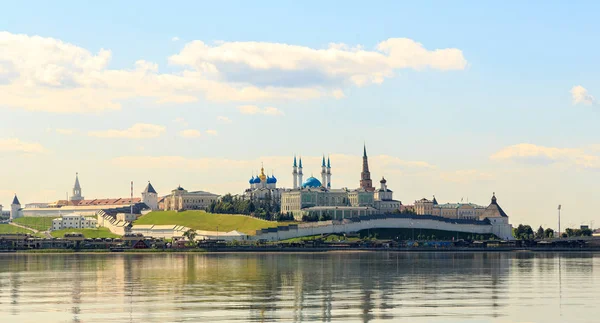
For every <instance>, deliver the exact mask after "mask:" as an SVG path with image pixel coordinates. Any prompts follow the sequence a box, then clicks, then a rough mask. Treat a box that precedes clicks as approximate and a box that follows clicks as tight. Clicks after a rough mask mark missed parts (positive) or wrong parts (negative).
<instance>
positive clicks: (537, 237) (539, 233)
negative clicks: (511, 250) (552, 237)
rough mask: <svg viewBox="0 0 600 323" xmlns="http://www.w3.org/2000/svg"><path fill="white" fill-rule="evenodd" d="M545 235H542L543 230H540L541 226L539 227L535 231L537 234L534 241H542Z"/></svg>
mask: <svg viewBox="0 0 600 323" xmlns="http://www.w3.org/2000/svg"><path fill="white" fill-rule="evenodd" d="M544 237H545V235H544V228H542V226H541V225H540V227H539V228H538V229H537V232H536V233H535V238H536V239H544Z"/></svg>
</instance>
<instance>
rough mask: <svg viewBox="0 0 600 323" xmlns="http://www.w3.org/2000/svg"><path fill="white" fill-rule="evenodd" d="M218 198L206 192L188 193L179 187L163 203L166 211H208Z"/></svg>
mask: <svg viewBox="0 0 600 323" xmlns="http://www.w3.org/2000/svg"><path fill="white" fill-rule="evenodd" d="M218 198H219V195H217V194H213V193H209V192H204V191H194V192H188V191H187V190H185V189H184V188H182V187H181V186H178V187H177V188H176V189H174V190H172V191H171V194H169V195H167V196H165V197H164V198H163V199H162V201H161V203H162V205H163V210H165V211H169V210H173V211H183V210H206V209H208V207H209V206H210V204H211V203H213V202H216V201H217V199H218Z"/></svg>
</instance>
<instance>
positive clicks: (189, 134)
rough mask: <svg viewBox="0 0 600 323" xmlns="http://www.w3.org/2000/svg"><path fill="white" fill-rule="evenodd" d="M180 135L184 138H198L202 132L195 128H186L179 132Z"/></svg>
mask: <svg viewBox="0 0 600 323" xmlns="http://www.w3.org/2000/svg"><path fill="white" fill-rule="evenodd" d="M179 135H180V136H181V137H184V138H198V137H200V136H202V133H201V132H200V131H198V130H195V129H186V130H182V131H180V132H179Z"/></svg>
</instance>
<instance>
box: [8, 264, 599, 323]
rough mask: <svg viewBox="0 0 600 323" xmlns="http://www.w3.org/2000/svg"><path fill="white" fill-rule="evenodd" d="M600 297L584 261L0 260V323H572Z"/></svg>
mask: <svg viewBox="0 0 600 323" xmlns="http://www.w3.org/2000/svg"><path fill="white" fill-rule="evenodd" d="M594 269H596V270H594ZM599 299H600V254H592V253H533V252H522V253H517V252H512V253H510V252H509V253H500V252H497V253H486V252H474V253H465V252H462V253H452V252H444V253H405V252H329V253H241V254H233V253H216V254H191V253H190V254H158V253H157V254H3V255H0V322H2V323H4V322H19V323H24V322H36V323H37V322H114V323H116V322H411V323H413V322H417V323H418V322H456V323H459V322H460V323H476V322H477V323H479V322H503V323H519V322H540V323H542V322H543V323H549V322H569V323H576V322H599V321H600V306H598V304H599Z"/></svg>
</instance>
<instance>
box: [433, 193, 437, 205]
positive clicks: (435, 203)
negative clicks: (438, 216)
mask: <svg viewBox="0 0 600 323" xmlns="http://www.w3.org/2000/svg"><path fill="white" fill-rule="evenodd" d="M433 205H438V201H437V200H436V199H435V195H434V196H433Z"/></svg>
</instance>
